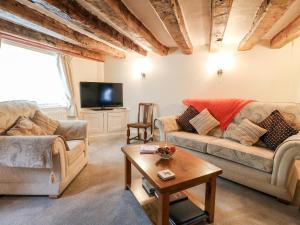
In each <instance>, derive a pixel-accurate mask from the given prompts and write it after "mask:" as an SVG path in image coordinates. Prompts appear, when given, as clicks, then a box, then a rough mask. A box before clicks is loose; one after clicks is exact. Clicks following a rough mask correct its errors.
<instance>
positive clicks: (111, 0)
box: [85, 0, 169, 55]
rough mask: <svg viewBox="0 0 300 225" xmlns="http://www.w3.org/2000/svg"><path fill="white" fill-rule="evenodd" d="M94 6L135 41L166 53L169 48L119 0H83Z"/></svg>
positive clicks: (158, 51)
mask: <svg viewBox="0 0 300 225" xmlns="http://www.w3.org/2000/svg"><path fill="white" fill-rule="evenodd" d="M85 1H86V2H88V3H90V4H91V5H93V6H94V8H96V9H97V10H99V12H100V13H101V16H103V17H104V18H105V19H107V20H109V21H111V22H112V23H113V24H115V25H116V26H118V27H119V28H121V29H122V30H123V31H125V32H126V33H128V34H129V35H130V37H131V38H132V39H133V40H134V41H135V42H136V43H141V44H142V45H144V46H147V47H148V48H150V49H151V50H153V51H154V52H156V53H158V54H160V55H167V54H168V50H169V48H168V47H166V46H164V45H163V44H161V43H160V42H159V41H158V40H157V39H156V38H155V37H154V35H153V34H152V33H151V32H150V31H149V30H148V29H147V28H146V27H145V26H144V24H143V23H142V22H141V21H140V20H138V19H137V18H136V17H135V15H133V14H132V13H131V11H130V10H129V9H128V8H127V7H126V5H125V4H124V3H123V2H122V1H120V0H85Z"/></svg>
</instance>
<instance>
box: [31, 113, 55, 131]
mask: <svg viewBox="0 0 300 225" xmlns="http://www.w3.org/2000/svg"><path fill="white" fill-rule="evenodd" d="M32 121H33V122H34V123H36V124H37V125H38V126H40V127H41V128H42V129H43V130H44V131H45V132H46V133H47V134H48V135H52V134H54V132H55V131H56V129H57V128H58V126H59V122H58V121H57V120H54V119H51V118H50V117H49V116H47V115H45V114H44V113H42V112H41V111H40V110H37V111H36V112H35V114H34V116H33V118H32Z"/></svg>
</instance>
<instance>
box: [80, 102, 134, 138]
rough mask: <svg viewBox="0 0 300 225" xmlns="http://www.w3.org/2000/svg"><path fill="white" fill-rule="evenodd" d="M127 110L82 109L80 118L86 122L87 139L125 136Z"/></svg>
mask: <svg viewBox="0 0 300 225" xmlns="http://www.w3.org/2000/svg"><path fill="white" fill-rule="evenodd" d="M128 117H129V109H126V108H115V109H109V110H105V109H104V110H92V109H82V110H81V112H80V118H81V119H83V120H86V121H88V133H89V137H97V136H105V135H117V134H125V133H126V126H127V123H128Z"/></svg>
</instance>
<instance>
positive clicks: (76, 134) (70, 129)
mask: <svg viewBox="0 0 300 225" xmlns="http://www.w3.org/2000/svg"><path fill="white" fill-rule="evenodd" d="M55 135H61V136H63V137H64V138H65V139H66V140H67V141H69V140H82V139H85V138H87V121H84V120H61V121H59V127H58V128H57V130H56V131H55Z"/></svg>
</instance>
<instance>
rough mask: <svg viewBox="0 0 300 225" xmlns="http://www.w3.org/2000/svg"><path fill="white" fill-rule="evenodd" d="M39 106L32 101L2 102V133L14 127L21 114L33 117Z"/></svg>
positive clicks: (0, 120) (0, 114) (0, 125)
mask: <svg viewBox="0 0 300 225" xmlns="http://www.w3.org/2000/svg"><path fill="white" fill-rule="evenodd" d="M37 109H38V106H37V105H36V103H34V102H30V101H8V102H0V134H2V133H4V132H5V131H7V130H8V129H9V128H10V127H12V126H13V125H14V124H15V122H16V120H17V119H18V118H19V117H20V116H25V117H29V118H32V117H33V115H34V113H35V111H36V110H37Z"/></svg>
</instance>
